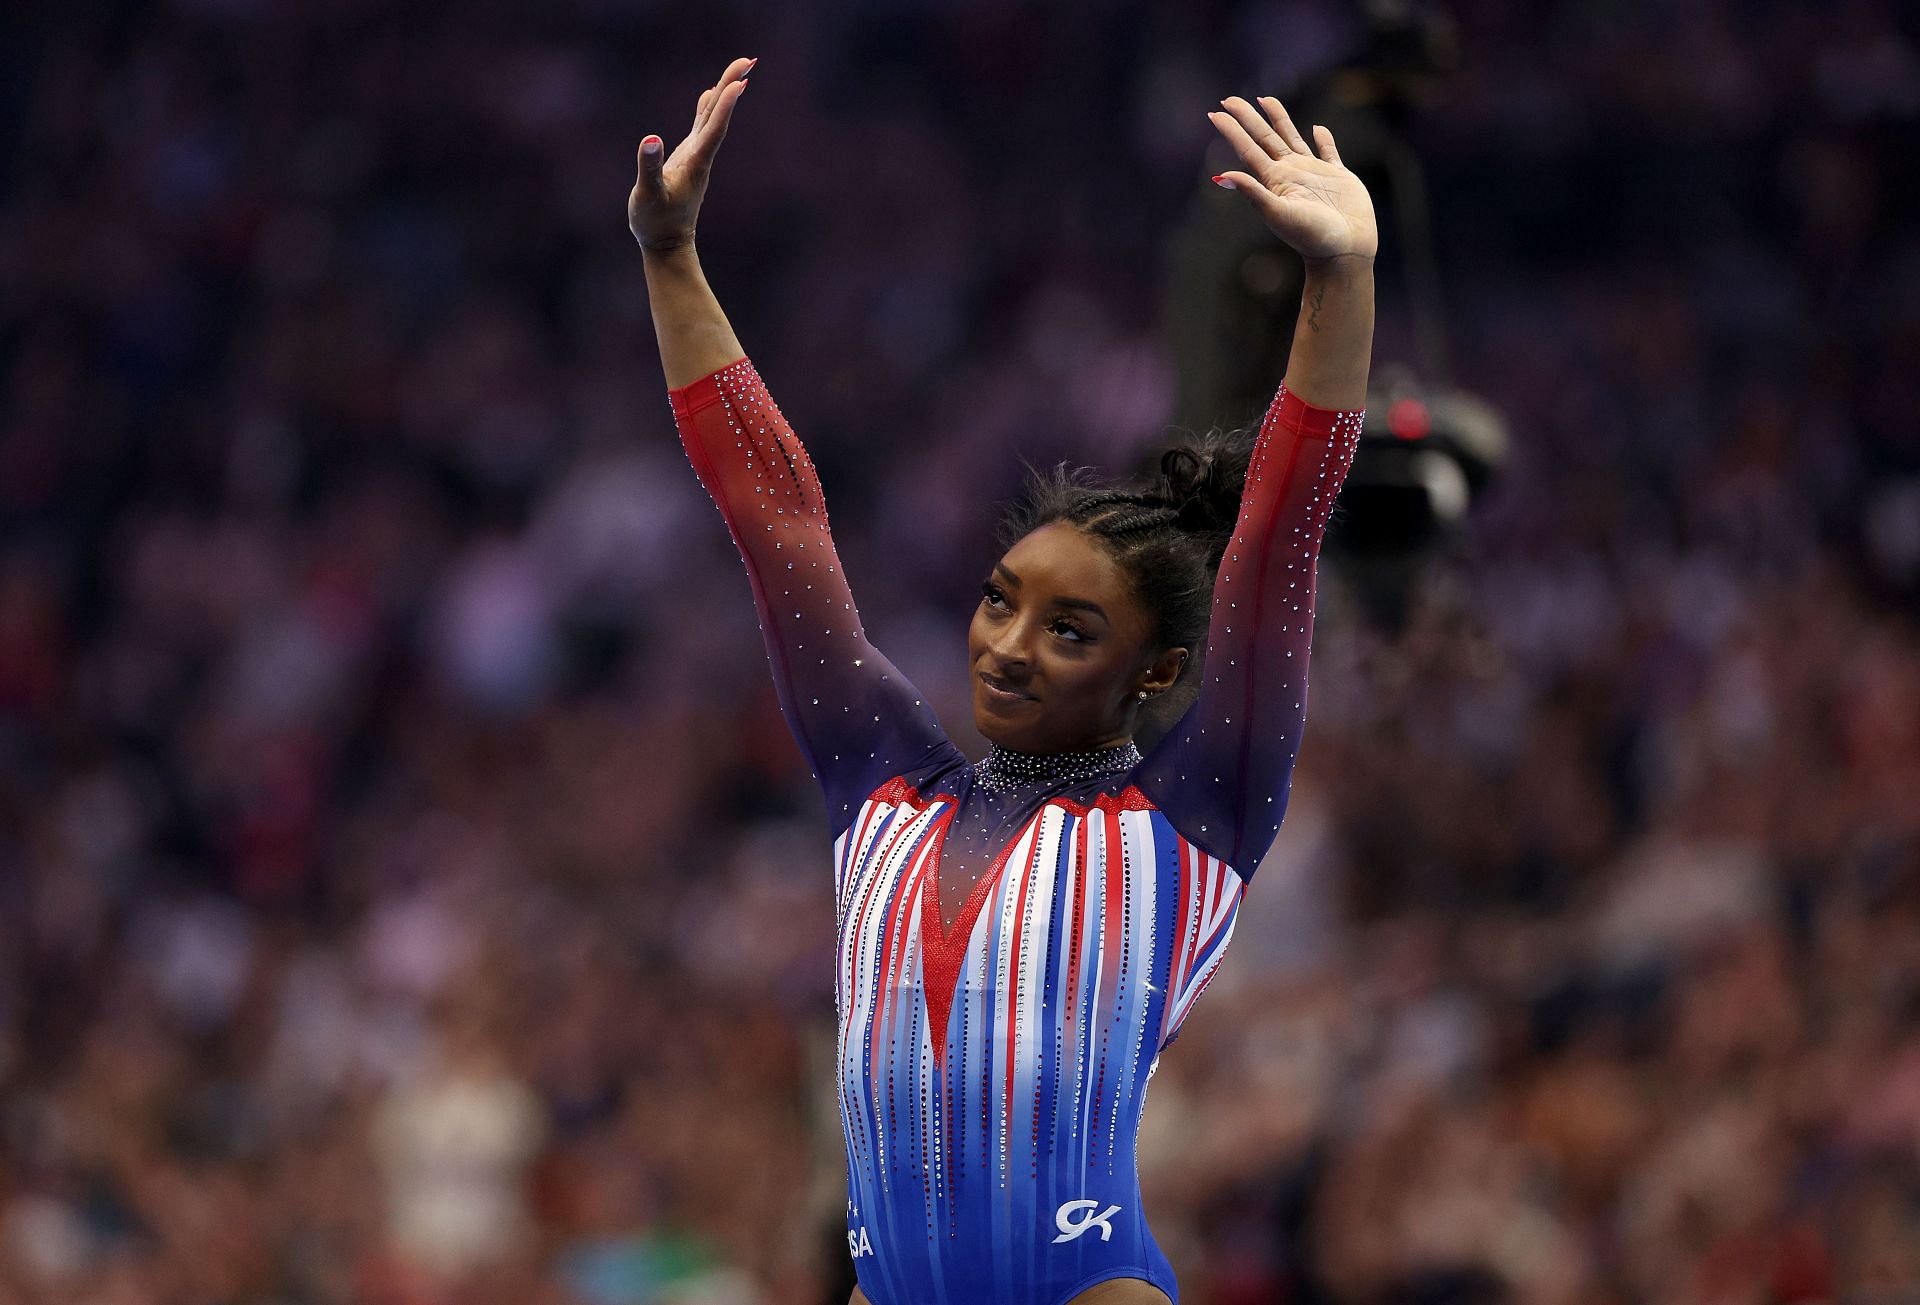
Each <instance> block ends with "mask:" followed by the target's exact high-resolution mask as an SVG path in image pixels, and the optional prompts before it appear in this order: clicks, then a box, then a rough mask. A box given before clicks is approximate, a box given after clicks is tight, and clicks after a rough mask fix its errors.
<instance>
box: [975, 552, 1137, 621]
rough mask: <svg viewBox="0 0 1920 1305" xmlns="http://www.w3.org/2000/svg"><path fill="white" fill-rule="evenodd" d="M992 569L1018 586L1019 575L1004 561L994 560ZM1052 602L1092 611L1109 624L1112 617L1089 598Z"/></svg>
mask: <svg viewBox="0 0 1920 1305" xmlns="http://www.w3.org/2000/svg"><path fill="white" fill-rule="evenodd" d="M993 569H994V570H995V571H997V572H999V573H1000V574H1001V575H1003V576H1005V577H1006V578H1007V579H1008V580H1009V581H1011V582H1012V583H1013V587H1014V588H1016V589H1018V588H1019V587H1020V577H1019V576H1017V575H1015V574H1014V573H1013V572H1012V571H1011V570H1009V569H1008V567H1007V565H1006V563H1004V562H996V563H994V565H993ZM1053 603H1054V606H1056V607H1073V608H1078V609H1079V610H1081V611H1083V612H1092V613H1093V614H1094V615H1095V616H1097V617H1099V618H1100V619H1101V620H1103V621H1106V622H1108V623H1109V624H1111V623H1112V619H1113V618H1111V617H1109V616H1108V615H1107V610H1106V608H1104V607H1102V606H1100V604H1098V603H1096V602H1094V601H1093V600H1092V599H1091V598H1056V599H1054V600H1053Z"/></svg>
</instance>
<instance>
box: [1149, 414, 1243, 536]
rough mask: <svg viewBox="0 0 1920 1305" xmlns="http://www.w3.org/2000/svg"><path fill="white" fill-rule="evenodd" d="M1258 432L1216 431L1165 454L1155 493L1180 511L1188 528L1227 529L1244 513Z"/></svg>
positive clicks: (1217, 531) (1200, 531)
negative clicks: (1242, 503) (1242, 498)
mask: <svg viewBox="0 0 1920 1305" xmlns="http://www.w3.org/2000/svg"><path fill="white" fill-rule="evenodd" d="M1252 453H1253V435H1252V434H1251V433H1248V432H1241V431H1220V430H1213V431H1209V432H1207V433H1206V434H1205V435H1202V436H1199V437H1198V438H1196V439H1192V440H1189V441H1187V442H1186V443H1183V444H1176V445H1174V446H1173V447H1172V448H1170V449H1168V450H1167V451H1166V452H1165V453H1163V454H1161V455H1160V483H1159V484H1158V485H1157V486H1156V487H1155V491H1154V492H1155V496H1156V497H1158V498H1160V499H1163V500H1164V501H1165V502H1166V503H1167V504H1168V506H1170V507H1172V508H1173V509H1174V510H1175V511H1176V512H1177V513H1179V525H1180V528H1181V529H1182V530H1187V531H1191V532H1194V533H1196V534H1222V535H1224V534H1227V533H1230V532H1231V531H1232V530H1233V523H1234V521H1235V520H1236V519H1237V518H1238V517H1239V515H1240V495H1241V493H1242V492H1243V491H1244V490H1245V489H1246V484H1247V463H1248V461H1249V460H1250V459H1251V456H1252Z"/></svg>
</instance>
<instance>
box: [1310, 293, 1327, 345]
mask: <svg viewBox="0 0 1920 1305" xmlns="http://www.w3.org/2000/svg"><path fill="white" fill-rule="evenodd" d="M1326 297H1327V288H1326V287H1325V286H1316V287H1315V288H1314V291H1313V293H1312V294H1311V295H1310V296H1308V300H1307V302H1308V303H1309V304H1310V305H1311V306H1312V309H1313V311H1312V312H1310V313H1308V314H1307V329H1308V330H1309V331H1312V332H1314V333H1315V334H1316V335H1317V334H1319V332H1320V305H1321V304H1322V303H1323V302H1325V300H1326Z"/></svg>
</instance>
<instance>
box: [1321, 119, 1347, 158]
mask: <svg viewBox="0 0 1920 1305" xmlns="http://www.w3.org/2000/svg"><path fill="white" fill-rule="evenodd" d="M1313 138H1314V139H1315V140H1316V141H1319V142H1320V157H1321V158H1323V159H1325V160H1326V161H1327V162H1329V163H1339V162H1340V150H1339V148H1338V147H1337V146H1335V145H1334V143H1333V132H1332V131H1330V130H1329V129H1328V128H1326V127H1321V126H1318V125H1316V126H1315V127H1314V129H1313ZM1342 166H1345V165H1344V164H1343V165H1342Z"/></svg>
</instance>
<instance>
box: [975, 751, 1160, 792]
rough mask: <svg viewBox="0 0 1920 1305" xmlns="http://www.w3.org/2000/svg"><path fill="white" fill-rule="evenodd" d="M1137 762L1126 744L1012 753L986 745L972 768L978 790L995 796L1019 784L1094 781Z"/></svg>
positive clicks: (1131, 766)
mask: <svg viewBox="0 0 1920 1305" xmlns="http://www.w3.org/2000/svg"><path fill="white" fill-rule="evenodd" d="M1140 760H1141V757H1140V749H1139V748H1138V747H1136V746H1135V745H1134V744H1133V743H1132V742H1130V741H1129V742H1126V743H1118V744H1115V745H1114V746H1113V747H1110V748H1095V749H1093V750H1092V751H1089V752H1015V751H1013V750H1012V749H1011V748H1003V747H1001V746H1000V745H999V744H997V743H989V744H987V755H986V756H984V757H982V758H981V759H980V760H979V761H978V762H976V763H975V764H974V768H973V769H974V774H975V775H976V776H978V778H979V782H980V786H981V787H982V788H984V789H985V790H986V791H987V792H989V793H999V792H1004V791H1005V790H1007V789H1010V788H1014V787H1017V786H1019V785H1023V784H1057V783H1062V782H1066V781H1080V780H1088V779H1098V778H1099V777H1100V776H1102V775H1113V774H1118V773H1119V772H1121V771H1123V770H1131V769H1132V768H1133V767H1135V766H1137V765H1139V764H1140Z"/></svg>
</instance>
